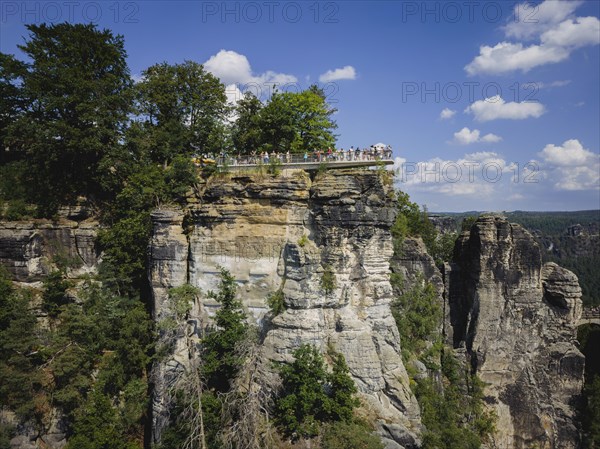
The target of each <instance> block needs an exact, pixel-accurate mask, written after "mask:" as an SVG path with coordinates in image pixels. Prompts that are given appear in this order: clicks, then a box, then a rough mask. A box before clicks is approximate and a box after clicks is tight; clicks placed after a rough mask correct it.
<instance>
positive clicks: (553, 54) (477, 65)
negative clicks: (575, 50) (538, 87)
mask: <svg viewBox="0 0 600 449" xmlns="http://www.w3.org/2000/svg"><path fill="white" fill-rule="evenodd" d="M568 57H569V51H568V50H567V49H566V48H563V47H547V46H542V45H531V46H529V47H525V46H524V45H523V44H521V43H516V44H512V43H510V42H500V43H499V44H497V45H495V46H494V47H490V46H488V45H482V46H481V47H480V48H479V56H476V57H475V59H473V61H471V62H470V63H469V64H468V65H467V66H466V67H465V70H466V71H467V73H468V74H469V75H477V74H489V75H494V74H500V73H506V72H513V71H515V70H521V71H522V72H524V73H526V72H528V71H529V70H531V69H533V68H534V67H538V66H541V65H544V64H549V63H555V62H561V61H563V60H565V59H567V58H568Z"/></svg>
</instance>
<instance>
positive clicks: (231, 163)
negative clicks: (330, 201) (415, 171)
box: [216, 154, 394, 171]
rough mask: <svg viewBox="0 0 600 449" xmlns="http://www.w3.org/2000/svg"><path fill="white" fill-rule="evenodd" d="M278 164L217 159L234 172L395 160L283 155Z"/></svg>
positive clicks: (354, 165) (357, 165)
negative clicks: (305, 157) (266, 168)
mask: <svg viewBox="0 0 600 449" xmlns="http://www.w3.org/2000/svg"><path fill="white" fill-rule="evenodd" d="M276 161H277V162H275V163H273V162H272V159H269V161H268V162H267V161H264V160H257V158H241V159H235V158H229V159H227V161H224V160H223V159H222V158H219V159H217V161H216V164H217V166H218V167H219V168H227V169H229V170H234V171H242V170H250V169H256V168H259V167H273V166H275V167H278V168H279V169H281V170H293V169H301V170H307V171H312V170H319V169H320V168H321V167H325V168H326V169H328V170H329V169H342V168H360V167H377V166H381V165H384V166H385V165H393V164H394V159H392V158H391V157H389V158H388V157H366V156H365V157H363V156H360V157H358V158H357V157H354V156H352V157H350V156H345V157H344V158H340V157H335V158H328V157H325V156H323V157H322V158H321V160H316V158H314V157H310V158H307V159H304V157H303V156H302V155H297V154H293V155H290V156H289V157H286V155H282V156H281V157H279V158H278V159H276Z"/></svg>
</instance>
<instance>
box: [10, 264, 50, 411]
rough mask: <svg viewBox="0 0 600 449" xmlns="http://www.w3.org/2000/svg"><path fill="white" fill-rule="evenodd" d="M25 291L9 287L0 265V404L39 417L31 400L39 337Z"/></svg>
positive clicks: (37, 382)
mask: <svg viewBox="0 0 600 449" xmlns="http://www.w3.org/2000/svg"><path fill="white" fill-rule="evenodd" d="M29 302H30V297H29V295H28V294H27V292H24V291H18V290H16V289H14V288H13V287H12V284H11V282H10V280H9V278H8V273H7V272H6V270H4V267H2V266H1V265H0V406H1V407H7V408H10V409H11V410H13V411H15V412H16V413H17V415H18V416H19V417H21V418H25V419H27V418H33V417H36V416H37V417H39V416H40V414H41V412H42V410H40V409H39V408H38V407H37V405H39V402H36V401H34V397H36V395H38V393H39V391H40V389H41V387H42V385H41V384H42V376H41V373H40V372H39V371H38V370H36V369H35V367H36V366H38V365H39V364H40V363H41V361H42V359H43V358H42V354H41V352H40V350H41V349H42V344H43V343H42V341H40V339H39V337H38V336H37V335H36V333H35V332H34V329H35V326H36V318H35V315H34V314H33V313H32V311H31V310H30V308H29Z"/></svg>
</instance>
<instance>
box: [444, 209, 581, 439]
mask: <svg viewBox="0 0 600 449" xmlns="http://www.w3.org/2000/svg"><path fill="white" fill-rule="evenodd" d="M449 287H450V292H449V307H450V322H451V325H452V330H453V336H452V340H453V343H454V346H455V347H457V348H461V347H464V348H466V350H467V354H468V356H469V358H470V361H471V364H472V367H473V369H474V370H476V371H477V373H478V374H479V376H480V377H481V379H482V380H483V381H484V382H485V383H486V384H488V385H487V387H486V389H485V391H486V394H487V398H486V400H487V402H488V404H489V405H490V407H492V408H493V409H494V410H495V411H496V413H497V414H498V422H497V428H498V431H497V434H496V436H495V440H494V441H493V444H492V445H491V447H495V448H498V449H525V448H530V447H538V448H540V449H575V448H577V447H579V441H580V435H579V431H578V428H577V422H576V418H575V415H576V413H575V405H576V401H577V398H578V395H579V394H580V392H581V389H582V386H583V373H584V356H583V355H582V354H581V353H580V352H579V350H578V349H577V346H576V344H575V339H576V325H577V321H578V319H579V317H580V315H581V307H582V306H581V300H580V297H581V289H580V288H579V285H578V282H577V277H576V276H575V275H574V274H573V273H571V272H570V271H568V270H565V269H563V268H561V267H559V266H557V265H556V264H553V263H550V264H546V265H544V266H542V262H541V256H540V249H539V247H538V245H537V244H536V243H535V241H534V239H533V238H532V236H531V235H530V234H529V233H528V232H527V231H525V230H524V229H523V228H522V227H521V226H519V225H515V224H510V223H508V222H507V221H506V219H504V218H499V217H492V216H488V217H482V218H480V219H479V220H478V221H477V222H476V223H475V224H474V225H473V227H472V229H471V231H470V233H469V232H466V233H463V234H462V235H461V236H460V238H459V240H458V242H457V248H456V250H455V263H454V264H453V266H452V272H451V277H450V285H449Z"/></svg>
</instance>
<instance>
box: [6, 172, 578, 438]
mask: <svg viewBox="0 0 600 449" xmlns="http://www.w3.org/2000/svg"><path fill="white" fill-rule="evenodd" d="M393 202H394V200H393V198H392V196H391V186H389V185H387V184H386V183H385V182H382V179H381V178H380V176H379V175H378V174H377V173H376V172H374V171H331V172H328V173H325V174H322V175H319V176H317V177H316V179H311V178H310V177H309V176H308V175H307V174H306V173H304V172H300V171H298V172H288V173H286V174H284V175H283V176H279V177H276V178H273V177H267V176H264V177H259V178H257V177H250V176H246V175H234V176H230V177H229V178H225V179H218V178H216V179H213V180H211V181H209V182H208V184H204V185H201V186H200V190H199V191H198V193H197V195H195V196H194V197H193V198H191V200H190V204H189V205H188V207H187V208H185V209H181V208H173V209H159V210H156V211H155V212H154V213H153V223H154V232H153V236H152V240H151V242H150V247H149V263H150V270H149V280H150V284H151V291H152V301H153V305H154V311H153V312H154V317H155V319H156V320H157V321H160V320H161V318H162V317H163V316H164V315H165V314H166V311H167V309H168V289H169V288H172V287H177V286H180V285H183V284H185V283H190V284H192V285H195V286H197V287H199V288H200V289H201V290H202V292H203V294H202V295H201V297H200V299H199V301H198V302H197V304H195V308H194V310H193V313H192V315H193V318H194V319H192V320H190V322H189V324H190V325H191V326H192V327H191V328H193V329H195V330H197V331H199V330H200V329H201V328H202V327H203V326H206V325H207V324H208V322H209V320H210V316H211V315H213V314H214V311H215V310H216V307H218V305H217V304H216V303H215V302H214V301H212V300H209V299H207V298H206V295H204V293H206V292H207V291H208V290H214V289H216V288H217V282H218V278H219V277H218V274H219V267H220V266H223V267H226V268H228V269H229V270H230V271H231V273H232V274H233V275H234V276H235V278H236V280H237V282H238V285H239V292H240V296H241V297H242V298H243V300H244V301H245V304H246V306H247V307H248V309H249V311H250V312H251V313H252V315H253V317H254V318H255V320H256V322H257V323H258V324H259V325H260V326H262V330H263V333H262V334H263V344H264V347H265V350H266V354H267V355H268V357H269V358H270V359H272V360H288V359H289V358H290V354H291V352H292V351H293V350H294V349H295V348H296V347H297V346H299V345H300V344H301V343H305V342H310V343H313V344H316V345H317V346H319V347H320V348H322V349H323V350H325V348H326V347H327V346H328V345H332V346H333V347H335V348H336V349H337V350H338V351H340V352H341V353H342V354H344V356H345V358H346V360H347V362H348V365H349V368H350V372H351V374H352V376H353V378H354V380H355V381H356V384H357V385H358V387H359V389H360V391H361V396H362V398H363V399H364V401H365V402H366V403H367V404H368V406H369V408H370V409H371V410H372V412H373V414H374V415H376V416H377V417H378V422H379V433H380V434H381V436H382V437H383V438H384V441H385V442H386V448H387V449H399V448H405V449H409V448H411V449H412V448H416V447H418V445H419V442H420V440H419V434H420V431H421V430H422V429H421V420H420V412H419V407H418V404H417V402H416V400H415V397H414V396H413V394H412V392H411V390H410V388H409V379H408V376H407V373H406V370H405V367H404V365H403V362H402V359H401V357H400V352H401V351H400V350H401V345H402V342H401V341H400V340H399V334H398V331H397V329H396V325H395V322H394V319H393V317H392V315H391V313H390V302H391V301H392V299H393V292H392V288H391V285H390V282H389V273H390V265H391V267H392V269H393V270H394V271H395V272H399V273H402V275H403V278H404V279H405V280H406V288H410V286H411V285H412V284H414V282H417V281H419V282H420V281H421V280H426V281H429V282H432V283H433V284H434V285H435V287H436V290H437V292H438V298H439V300H440V302H442V303H443V306H444V312H445V322H444V323H442V326H441V327H440V332H443V335H444V338H445V339H446V342H447V343H448V344H449V345H450V346H453V347H454V348H456V351H457V353H460V354H465V353H466V356H467V359H468V360H469V361H470V363H471V366H472V369H473V370H474V371H476V372H477V373H478V374H479V376H480V377H481V378H482V380H483V381H484V382H486V384H487V386H486V390H485V393H486V401H487V403H488V405H489V407H490V408H492V409H494V410H495V411H496V413H497V415H498V424H497V427H498V432H497V435H496V437H495V440H494V441H493V443H492V444H491V445H490V448H492V447H494V448H497V449H525V448H530V447H536V445H537V447H538V448H540V449H563V448H566V449H570V448H573V449H574V448H577V447H578V444H579V431H578V427H577V426H578V424H577V422H576V419H575V407H576V405H577V399H578V396H579V394H580V392H581V388H582V384H583V369H584V360H583V356H582V355H581V353H580V352H579V351H578V349H577V347H576V345H575V334H576V325H577V321H578V319H579V316H580V314H581V302H580V299H579V298H580V295H581V292H580V289H579V286H578V283H577V278H576V277H575V276H574V275H573V274H572V273H571V272H569V271H567V270H564V269H562V268H560V267H559V266H557V265H555V264H545V265H543V264H542V262H541V257H540V250H539V248H538V246H537V244H536V243H535V241H534V239H533V238H532V237H531V235H529V233H527V232H526V231H525V230H523V229H522V228H521V227H520V226H518V225H513V224H510V223H508V222H507V221H506V220H505V219H502V218H497V217H483V218H481V219H480V220H478V222H477V223H476V224H475V225H474V226H473V228H472V230H471V232H470V233H465V234H463V235H461V236H460V238H459V240H458V241H457V244H456V248H455V258H454V262H453V263H452V264H451V265H448V266H446V268H445V270H444V273H440V271H439V270H438V269H437V268H436V266H435V264H434V262H433V260H432V259H431V257H430V256H429V255H428V254H427V251H426V249H425V247H424V245H423V243H422V242H421V241H420V239H411V238H408V239H406V240H405V243H404V248H403V251H402V253H401V254H399V255H398V256H397V257H392V255H393V245H392V239H391V235H390V227H391V225H392V223H393V220H394V218H395V217H394V212H393V210H394V208H393ZM97 228H98V224H97V223H96V222H93V221H86V220H79V221H77V220H73V221H71V220H63V221H62V222H61V223H59V224H57V223H51V222H41V221H40V222H13V223H6V222H3V223H0V263H2V264H3V265H5V266H6V267H7V268H8V269H9V271H10V272H11V274H12V277H13V279H14V280H15V281H18V282H22V283H30V284H33V285H35V284H36V283H38V282H39V281H40V280H42V279H43V278H44V276H45V275H46V274H47V273H48V272H49V270H51V269H52V261H53V260H55V259H56V258H57V257H58V258H63V259H64V258H68V259H71V260H72V261H76V262H77V263H75V264H73V266H74V268H73V269H72V271H71V275H72V276H74V277H77V276H79V275H80V274H83V273H85V272H94V271H95V269H96V267H97V264H98V261H99V255H98V254H97V250H96V247H95V245H94V236H95V234H96V231H97ZM326 270H330V271H331V272H332V273H334V276H335V288H334V289H333V290H332V291H326V290H325V289H324V288H323V285H322V279H323V273H325V271H326ZM277 290H281V291H282V292H283V295H284V301H285V305H286V309H285V311H284V312H283V313H282V314H280V315H278V316H276V317H272V316H271V315H270V314H269V311H268V308H267V306H266V297H267V295H268V294H269V293H272V292H274V291H277ZM42 319H43V317H42ZM183 349H184V348H183V346H176V347H175V350H174V351H173V353H172V354H171V355H170V357H169V358H168V359H167V360H165V362H164V363H162V364H158V365H156V366H155V368H154V370H153V374H152V376H153V377H152V378H153V383H154V392H153V406H152V408H153V428H152V433H153V437H154V439H155V440H158V439H159V438H160V435H161V431H162V428H163V426H164V425H165V422H166V420H167V418H168V416H167V409H166V407H167V399H168V388H169V386H170V385H171V383H172V382H173V380H174V378H175V374H176V373H177V372H178V370H180V369H181V365H184V364H185V363H187V353H186V351H184V350H183ZM423 370H425V368H424V367H423ZM421 374H422V375H427V373H426V370H425V372H422V373H421ZM3 416H4V417H10V413H8V414H6V413H5V415H3ZM3 419H4V418H3ZM11 444H12V447H13V449H34V448H39V447H46V446H47V447H51V448H52V449H59V448H61V447H63V446H64V445H65V444H66V441H65V439H64V432H63V430H62V428H61V425H60V422H59V420H54V421H53V422H52V425H51V426H50V428H49V429H46V431H45V432H42V433H40V431H39V429H37V430H36V429H33V428H29V427H22V428H21V430H20V434H19V435H18V436H17V437H16V438H15V439H14V440H13V441H12V443H11ZM44 445H46V446H44Z"/></svg>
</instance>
